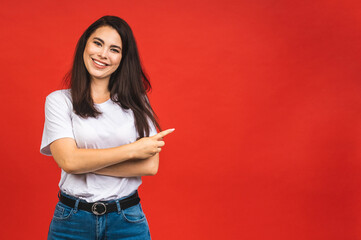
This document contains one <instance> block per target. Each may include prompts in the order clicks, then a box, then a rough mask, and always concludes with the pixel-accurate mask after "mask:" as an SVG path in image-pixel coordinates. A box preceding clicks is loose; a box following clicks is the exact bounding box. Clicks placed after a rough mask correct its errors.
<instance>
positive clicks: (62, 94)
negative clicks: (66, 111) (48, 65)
mask: <svg viewBox="0 0 361 240" xmlns="http://www.w3.org/2000/svg"><path fill="white" fill-rule="evenodd" d="M46 99H49V100H54V101H57V100H70V101H71V92H70V89H61V90H56V91H54V92H51V93H50V94H49V95H48V96H47V97H46Z"/></svg>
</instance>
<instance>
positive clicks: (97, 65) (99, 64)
mask: <svg viewBox="0 0 361 240" xmlns="http://www.w3.org/2000/svg"><path fill="white" fill-rule="evenodd" d="M92 60H93V63H94V65H95V66H96V67H97V68H105V67H107V66H109V64H106V63H104V62H101V61H99V60H96V59H93V58H92Z"/></svg>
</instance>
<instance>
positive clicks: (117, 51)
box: [111, 48, 119, 53]
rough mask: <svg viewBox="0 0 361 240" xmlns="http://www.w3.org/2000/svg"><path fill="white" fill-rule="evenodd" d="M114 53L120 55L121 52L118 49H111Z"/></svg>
mask: <svg viewBox="0 0 361 240" xmlns="http://www.w3.org/2000/svg"><path fill="white" fill-rule="evenodd" d="M111 50H112V51H113V52H116V53H119V50H118V49H114V48H113V49H111Z"/></svg>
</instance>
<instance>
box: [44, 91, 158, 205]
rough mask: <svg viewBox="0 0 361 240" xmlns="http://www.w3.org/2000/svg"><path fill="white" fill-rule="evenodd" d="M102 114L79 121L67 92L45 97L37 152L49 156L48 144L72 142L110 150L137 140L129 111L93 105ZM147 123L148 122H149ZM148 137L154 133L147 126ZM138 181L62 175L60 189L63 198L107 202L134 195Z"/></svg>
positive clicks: (53, 93)
mask: <svg viewBox="0 0 361 240" xmlns="http://www.w3.org/2000/svg"><path fill="white" fill-rule="evenodd" d="M95 107H96V108H97V109H98V110H99V111H100V112H102V114H101V115H100V116H98V118H91V117H89V118H82V117H80V116H78V115H76V114H75V113H74V111H73V105H72V101H71V93H70V89H66V90H58V91H55V92H52V93H51V94H49V95H48V96H47V97H46V102H45V124H44V131H43V138H42V141H41V147H40V152H41V153H42V154H44V155H48V156H51V152H50V146H49V145H50V143H52V142H53V141H55V140H57V139H60V138H73V139H74V140H75V141H76V144H77V146H78V148H87V149H90V148H93V149H101V148H111V147H118V146H120V145H124V144H128V143H132V142H134V141H136V139H137V137H138V136H139V135H138V133H137V131H136V129H135V125H134V115H133V112H132V110H130V109H129V110H124V109H122V108H121V107H120V106H119V105H118V104H116V103H114V102H113V101H112V100H111V99H109V100H108V101H106V102H104V103H101V104H95ZM149 122H150V121H149ZM150 127H151V130H150V134H149V136H153V135H155V134H156V133H157V131H156V129H155V127H154V125H153V124H152V123H150ZM141 183H142V180H141V177H127V178H122V177H111V176H104V175H97V174H94V173H86V174H69V173H67V172H65V171H64V170H62V171H61V179H60V182H59V187H60V189H61V190H62V191H64V192H65V193H66V194H69V195H71V196H75V197H78V198H81V199H84V200H86V201H88V202H96V201H108V200H112V199H117V198H121V197H124V196H127V195H129V194H131V193H133V192H134V191H135V190H137V189H138V187H139V185H140V184H141Z"/></svg>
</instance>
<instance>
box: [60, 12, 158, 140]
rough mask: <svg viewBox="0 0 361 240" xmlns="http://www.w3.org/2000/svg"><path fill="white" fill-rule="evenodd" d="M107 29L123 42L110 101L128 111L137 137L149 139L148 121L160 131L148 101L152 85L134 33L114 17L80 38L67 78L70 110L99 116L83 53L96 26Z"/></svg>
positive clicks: (89, 29)
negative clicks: (144, 67) (70, 96)
mask: <svg viewBox="0 0 361 240" xmlns="http://www.w3.org/2000/svg"><path fill="white" fill-rule="evenodd" d="M103 26H110V27H112V28H114V29H115V30H116V31H117V32H118V33H119V35H120V37H121V40H122V59H121V62H120V65H119V67H118V69H117V70H116V71H115V72H113V73H112V75H111V76H110V80H109V85H108V89H109V91H110V98H111V99H112V101H114V102H116V103H118V104H119V106H120V107H122V108H123V109H131V110H132V111H133V114H134V124H135V127H136V130H137V132H138V134H139V138H142V137H144V136H149V131H150V127H149V122H148V119H149V120H150V121H151V122H152V123H153V124H154V125H155V126H156V127H157V128H158V129H159V130H161V128H160V125H159V123H158V120H157V119H158V118H157V115H156V114H155V113H154V111H153V109H152V107H151V106H150V103H149V101H148V97H147V92H149V91H150V90H151V85H150V82H149V80H148V77H147V76H146V74H145V72H144V70H143V69H142V65H141V62H140V58H139V54H138V49H137V45H136V41H135V38H134V36H133V32H132V30H131V28H130V27H129V25H128V24H127V23H126V22H125V21H124V20H123V19H121V18H119V17H116V16H104V17H101V18H100V19H98V20H97V21H95V22H94V23H93V24H92V25H90V26H89V27H88V29H86V30H85V32H84V33H83V35H81V37H80V39H79V41H78V43H77V46H76V49H75V55H74V63H73V67H72V69H71V70H70V72H69V73H68V75H67V76H66V80H67V82H68V83H69V88H71V95H72V100H73V109H74V111H75V113H76V114H77V115H79V116H81V117H83V118H87V117H97V116H99V115H100V114H101V112H99V111H98V110H97V109H96V108H95V107H94V102H93V99H92V97H91V93H90V74H89V73H88V71H87V69H86V67H85V64H84V59H83V53H84V49H85V46H86V43H87V41H88V38H89V37H90V35H91V34H92V33H93V32H94V31H95V30H96V29H98V28H99V27H103Z"/></svg>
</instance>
